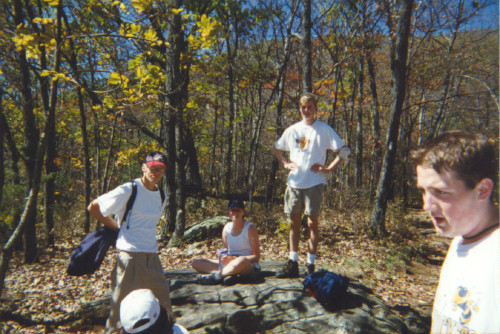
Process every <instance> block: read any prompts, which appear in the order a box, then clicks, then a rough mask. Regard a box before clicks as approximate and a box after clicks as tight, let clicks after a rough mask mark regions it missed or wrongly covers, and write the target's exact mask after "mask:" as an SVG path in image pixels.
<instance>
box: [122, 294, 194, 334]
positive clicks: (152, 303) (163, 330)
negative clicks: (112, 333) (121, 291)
mask: <svg viewBox="0 0 500 334" xmlns="http://www.w3.org/2000/svg"><path fill="white" fill-rule="evenodd" d="M120 321H121V323H122V326H123V330H124V331H125V332H126V333H129V334H189V332H188V331H187V329H186V328H184V327H182V326H181V325H178V324H172V322H171V321H170V319H169V317H168V315H167V311H165V309H164V308H163V307H161V306H160V303H159V302H158V299H156V297H155V295H154V294H153V292H152V291H151V290H149V289H138V290H134V291H132V292H130V293H129V294H128V295H127V296H126V297H125V298H124V299H123V300H122V302H121V304H120Z"/></svg>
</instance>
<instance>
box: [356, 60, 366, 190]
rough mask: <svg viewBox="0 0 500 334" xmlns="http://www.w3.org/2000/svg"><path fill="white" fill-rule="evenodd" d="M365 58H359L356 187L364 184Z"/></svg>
mask: <svg viewBox="0 0 500 334" xmlns="http://www.w3.org/2000/svg"><path fill="white" fill-rule="evenodd" d="M363 65H364V58H363V56H360V57H359V69H358V71H359V73H358V99H357V100H358V104H357V113H356V114H357V122H356V123H357V127H356V178H355V186H356V187H357V188H359V187H361V185H362V183H363V80H364V77H363Z"/></svg>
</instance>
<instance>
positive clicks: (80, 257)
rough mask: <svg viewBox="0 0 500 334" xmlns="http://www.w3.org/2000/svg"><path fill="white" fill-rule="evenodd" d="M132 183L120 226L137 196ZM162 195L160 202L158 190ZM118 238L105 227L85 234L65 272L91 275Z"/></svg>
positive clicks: (135, 186)
mask: <svg viewBox="0 0 500 334" xmlns="http://www.w3.org/2000/svg"><path fill="white" fill-rule="evenodd" d="M131 182H132V194H130V197H129V199H128V201H127V205H126V206H125V214H124V215H123V221H122V225H121V226H123V225H124V223H125V221H126V219H127V215H128V213H129V211H130V209H131V208H132V206H133V205H134V201H135V197H136V195H137V184H136V183H135V181H134V180H132V181H131ZM160 191H161V193H160V194H161V195H162V201H163V199H164V196H165V195H164V193H163V191H162V190H161V189H160ZM117 238H118V232H117V231H114V230H112V229H110V228H107V227H101V228H99V229H97V230H95V231H94V232H91V233H89V234H87V236H86V237H85V238H84V239H83V240H82V242H81V243H80V245H78V246H77V247H76V248H75V249H74V250H73V252H72V253H71V256H70V258H69V264H68V268H67V269H66V272H67V274H68V275H70V276H83V275H87V274H93V273H94V272H95V271H96V270H97V269H99V267H100V266H101V264H102V261H104V257H105V256H106V253H107V252H108V249H109V247H110V246H111V245H113V246H114V245H115V244H116V239H117Z"/></svg>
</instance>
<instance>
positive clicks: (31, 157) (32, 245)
mask: <svg viewBox="0 0 500 334" xmlns="http://www.w3.org/2000/svg"><path fill="white" fill-rule="evenodd" d="M13 5H14V8H13V13H14V21H15V23H16V26H19V25H20V24H23V23H24V20H25V17H24V13H23V4H22V2H21V1H20V0H14V1H13ZM16 58H17V62H18V66H19V76H20V84H21V87H20V88H21V99H22V102H21V104H22V113H23V122H24V147H23V153H24V158H25V159H24V161H25V164H26V170H27V175H28V183H27V187H26V193H27V194H29V192H30V191H31V190H32V188H33V184H32V183H33V179H34V176H35V160H36V154H37V147H38V142H39V139H40V134H39V132H38V128H37V121H36V117H35V114H34V110H33V109H34V101H33V96H32V94H31V88H32V87H31V78H30V72H29V64H28V60H27V59H26V52H25V50H24V49H23V50H21V51H18V52H16ZM28 213H29V214H28V215H27V216H26V217H25V219H26V228H25V229H24V235H23V244H24V261H25V262H26V263H32V262H33V261H35V258H36V255H37V240H36V210H30V211H28Z"/></svg>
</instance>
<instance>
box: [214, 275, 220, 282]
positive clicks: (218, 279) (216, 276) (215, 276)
mask: <svg viewBox="0 0 500 334" xmlns="http://www.w3.org/2000/svg"><path fill="white" fill-rule="evenodd" d="M214 278H215V279H216V280H217V281H220V280H221V278H220V273H214Z"/></svg>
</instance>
